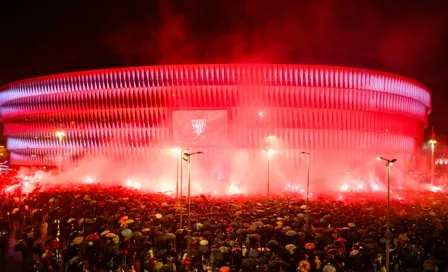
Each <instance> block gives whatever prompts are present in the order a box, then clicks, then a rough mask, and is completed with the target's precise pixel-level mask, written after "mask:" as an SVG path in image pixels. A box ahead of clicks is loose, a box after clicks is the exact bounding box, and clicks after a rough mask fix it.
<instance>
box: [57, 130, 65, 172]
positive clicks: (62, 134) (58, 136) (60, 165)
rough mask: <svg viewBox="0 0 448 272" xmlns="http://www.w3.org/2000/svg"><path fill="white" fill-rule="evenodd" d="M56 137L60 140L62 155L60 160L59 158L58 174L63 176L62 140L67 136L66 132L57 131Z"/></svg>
mask: <svg viewBox="0 0 448 272" xmlns="http://www.w3.org/2000/svg"><path fill="white" fill-rule="evenodd" d="M55 135H56V137H57V138H58V140H59V145H58V147H59V153H60V154H59V157H60V158H59V162H58V172H59V174H61V172H62V139H63V138H64V136H65V132H64V131H56V133H55Z"/></svg>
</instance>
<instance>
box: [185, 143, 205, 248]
mask: <svg viewBox="0 0 448 272" xmlns="http://www.w3.org/2000/svg"><path fill="white" fill-rule="evenodd" d="M196 154H198V155H202V154H204V153H203V152H201V151H199V152H194V153H184V154H183V156H182V159H183V160H184V161H186V162H188V197H187V204H188V208H187V213H188V226H187V256H188V257H190V255H191V254H190V253H191V241H190V240H191V201H190V193H191V190H190V188H191V186H190V185H191V156H193V155H196Z"/></svg>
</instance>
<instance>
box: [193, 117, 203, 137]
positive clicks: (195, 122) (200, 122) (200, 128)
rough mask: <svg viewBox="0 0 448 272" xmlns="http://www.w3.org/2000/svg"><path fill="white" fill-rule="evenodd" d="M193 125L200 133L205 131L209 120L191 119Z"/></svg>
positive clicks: (195, 130) (195, 131)
mask: <svg viewBox="0 0 448 272" xmlns="http://www.w3.org/2000/svg"><path fill="white" fill-rule="evenodd" d="M191 125H192V126H193V131H194V133H196V134H197V135H200V134H202V133H204V130H205V126H206V125H207V120H205V119H197V120H191Z"/></svg>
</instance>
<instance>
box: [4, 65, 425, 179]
mask: <svg viewBox="0 0 448 272" xmlns="http://www.w3.org/2000/svg"><path fill="white" fill-rule="evenodd" d="M0 90H1V92H0V105H1V118H2V122H3V124H4V134H5V136H7V149H8V151H9V152H10V163H11V164H12V165H56V164H58V161H59V160H63V161H64V164H67V163H75V162H77V161H79V160H80V159H82V158H84V157H89V156H97V155H104V156H107V157H109V158H114V159H116V160H135V161H142V160H145V159H150V160H154V158H159V157H160V156H161V155H160V154H163V153H164V152H166V150H168V149H172V148H173V147H181V148H189V149H191V150H201V151H203V152H204V156H202V157H200V158H199V157H198V159H197V161H198V163H200V164H201V165H202V167H203V168H205V169H208V170H210V171H217V172H220V173H224V175H226V174H225V173H226V172H229V171H228V169H230V168H232V165H231V164H232V161H235V160H242V158H245V160H249V161H260V160H263V159H264V157H263V156H265V155H266V154H265V155H263V154H264V153H263V152H260V151H261V150H266V149H272V150H275V159H272V163H273V166H272V167H273V169H275V170H273V171H275V172H276V173H277V174H279V175H280V174H281V175H282V178H285V179H288V180H294V179H297V178H298V177H295V175H296V170H297V168H298V167H302V166H301V165H303V164H304V162H305V161H306V159H307V158H305V157H304V156H303V155H302V154H301V152H303V151H305V152H310V154H312V155H311V157H310V158H311V162H312V163H313V164H329V163H332V162H334V161H337V164H338V165H339V166H341V167H342V168H344V167H345V168H353V167H357V166H359V165H362V164H364V163H365V162H367V161H371V160H372V159H373V160H374V158H375V157H376V156H378V155H381V156H385V157H394V158H397V159H398V160H399V161H401V162H406V163H412V162H413V161H414V160H415V154H416V151H417V150H418V149H419V148H420V145H421V143H422V142H423V131H424V129H425V127H426V126H427V117H428V114H429V113H430V111H431V94H430V92H429V90H428V89H427V88H426V87H425V86H423V85H422V84H420V83H419V82H416V81H414V80H411V79H408V78H405V77H401V76H397V75H394V74H389V73H384V72H378V71H371V70H366V69H356V68H345V67H331V66H308V65H261V64H260V65H244V64H241V65H240V64H212V65H172V66H151V67H130V68H120V69H104V70H93V71H82V72H73V73H66V74H56V75H50V76H44V77H38V78H32V79H26V80H21V81H17V82H12V83H10V84H8V85H6V86H3V87H2V88H0ZM274 164H275V165H274ZM339 166H338V167H339ZM173 170H174V169H173ZM219 175H221V174H219Z"/></svg>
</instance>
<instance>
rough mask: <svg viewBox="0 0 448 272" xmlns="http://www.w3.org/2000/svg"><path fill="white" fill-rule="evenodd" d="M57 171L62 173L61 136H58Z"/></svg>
mask: <svg viewBox="0 0 448 272" xmlns="http://www.w3.org/2000/svg"><path fill="white" fill-rule="evenodd" d="M58 173H59V175H60V174H61V173H62V136H59V162H58Z"/></svg>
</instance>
